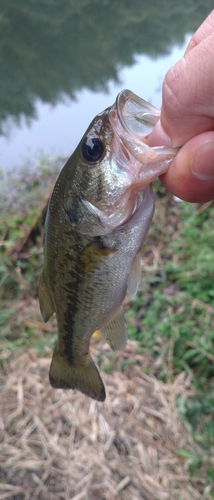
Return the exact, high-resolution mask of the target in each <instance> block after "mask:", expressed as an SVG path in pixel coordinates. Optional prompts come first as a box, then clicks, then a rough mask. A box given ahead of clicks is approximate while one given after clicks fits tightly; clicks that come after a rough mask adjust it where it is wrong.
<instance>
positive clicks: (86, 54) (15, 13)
mask: <svg viewBox="0 0 214 500" xmlns="http://www.w3.org/2000/svg"><path fill="white" fill-rule="evenodd" d="M107 4H108V9H107V8H106V5H107ZM130 4H131V5H130ZM207 4H209V2H207ZM57 5H58V7H56V5H54V8H53V9H51V10H49V7H50V2H48V0H47V1H44V2H43V4H42V5H39V4H37V8H35V10H33V8H32V4H31V5H30V3H29V5H28V2H26V0H20V1H19V7H20V8H19V9H17V8H16V4H15V0H10V1H9V0H8V3H7V5H6V7H5V6H4V8H2V7H1V6H0V27H1V26H3V28H2V45H1V47H0V68H1V69H2V71H1V82H0V109H1V111H0V125H1V128H2V132H3V133H4V135H3V134H2V135H1V136H0V169H1V170H3V171H6V170H9V169H12V170H16V171H18V170H19V169H20V167H21V166H22V165H23V164H27V165H29V166H30V165H33V164H34V165H35V164H36V163H37V162H38V161H39V157H40V156H41V155H47V156H54V157H57V156H61V157H65V158H66V157H68V156H69V155H70V154H71V153H72V151H73V150H74V149H75V147H76V146H77V144H78V142H79V140H80V139H81V137H82V135H83V133H84V132H85V130H86V128H87V127H88V125H89V123H90V121H91V120H92V119H93V117H94V116H95V115H96V114H97V113H99V112H100V111H102V110H103V109H105V108H106V107H107V106H109V105H111V104H112V103H113V102H114V100H115V97H116V95H117V94H118V92H119V91H120V90H122V89H123V88H128V89H130V90H132V91H133V92H135V93H136V94H138V95H140V96H141V97H143V98H144V99H146V100H148V101H149V102H151V103H152V104H154V105H155V106H157V107H160V105H161V85H162V81H163V78H164V75H165V73H166V72H167V70H168V69H169V68H170V67H171V66H172V65H173V64H174V63H175V62H176V61H177V60H178V59H179V58H180V57H182V55H183V52H184V49H185V47H186V44H187V42H188V39H189V37H190V35H188V33H189V32H190V31H193V30H194V29H195V28H196V27H197V26H198V24H200V22H202V21H203V19H204V17H205V16H206V15H207V14H208V13H209V11H210V10H211V5H210V8H209V5H207V6H206V8H205V7H204V6H203V3H202V2H201V1H199V0H198V1H196V0H195V1H193V0H192V1H190V0H188V1H185V8H184V6H183V8H182V9H183V10H182V9H181V10H180V12H178V11H179V7H178V6H177V7H176V8H175V6H174V4H173V3H172V2H171V4H170V2H169V3H168V5H169V6H170V8H169V9H166V3H165V2H163V12H162V15H161V14H160V2H158V5H157V6H156V5H155V3H154V5H153V6H147V13H145V5H146V3H145V2H144V4H143V5H144V9H143V8H142V2H141V6H140V3H139V1H137V0H134V1H133V2H132V3H131V2H129V1H125V0H122V1H121V2H120V3H119V5H115V3H114V2H113V0H111V1H110V0H109V2H106V1H104V0H103V1H101V2H100V3H99V11H98V10H97V2H96V0H91V1H86V0H82V2H80V1H79V0H78V2H77V1H76V2H75V1H70V3H69V2H66V1H65V0H60V1H58V3H57ZM158 6H159V7H158ZM199 7H200V8H199ZM155 9H156V10H155ZM164 9H166V10H165V14H164ZM173 9H174V10H173ZM188 9H189V12H190V11H191V9H192V14H191V16H190V17H189V16H186V14H187V13H188ZM1 11H3V12H1ZM157 11H158V12H159V18H158V17H157ZM178 14H179V15H178ZM1 15H3V16H4V18H5V19H6V21H7V20H8V25H7V28H8V29H9V32H8V29H5V26H4V24H5V23H4V24H3V25H2V24H1ZM187 17H188V18H187ZM190 18H191V20H190ZM188 19H189V21H188ZM6 24H7V23H6ZM13 27H15V28H16V29H15V30H13ZM167 52H168V53H167ZM151 56H152V57H151ZM1 66H2V67H1ZM107 87H108V93H107V92H106V90H107ZM74 98H75V99H74ZM14 120H16V121H17V120H18V121H17V123H15V121H14Z"/></svg>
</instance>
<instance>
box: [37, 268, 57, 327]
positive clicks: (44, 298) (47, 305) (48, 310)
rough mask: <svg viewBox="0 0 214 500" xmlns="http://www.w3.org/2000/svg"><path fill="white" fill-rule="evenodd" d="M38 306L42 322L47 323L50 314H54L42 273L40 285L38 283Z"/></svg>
mask: <svg viewBox="0 0 214 500" xmlns="http://www.w3.org/2000/svg"><path fill="white" fill-rule="evenodd" d="M39 305H40V311H41V315H42V317H43V319H44V321H45V322H46V321H48V320H49V319H50V317H51V316H52V314H53V313H54V305H53V302H52V299H51V297H50V293H49V290H48V287H47V286H46V283H45V280H44V273H42V276H41V279H40V283H39Z"/></svg>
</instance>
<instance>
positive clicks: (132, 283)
mask: <svg viewBox="0 0 214 500" xmlns="http://www.w3.org/2000/svg"><path fill="white" fill-rule="evenodd" d="M159 116H160V112H159V110H158V109H156V108H155V107H154V106H152V105H151V104H149V103H147V102H146V101H145V100H144V99H141V98H140V97H138V96H137V95H135V94H134V93H133V92H131V91H130V90H123V91H121V92H120V93H119V95H118V96H117V98H116V101H115V103H114V104H113V105H112V106H110V107H108V108H107V109H105V110H104V111H103V112H101V113H99V114H98V115H97V116H96V117H95V118H94V120H93V121H92V122H91V124H90V125H89V127H88V129H87V130H86V132H85V134H84V136H83V138H82V139H81V141H80V143H79V145H78V146H77V148H76V149H75V151H74V153H73V154H72V156H71V157H70V158H69V159H68V161H67V163H66V164H65V166H64V167H63V169H62V171H61V172H60V174H59V177H58V179H57V181H56V184H55V186H54V189H53V193H52V195H51V197H50V201H49V205H48V209H47V215H46V221H45V230H44V266H43V271H42V275H41V279H40V284H39V303H40V310H41V314H42V317H43V319H44V321H45V322H47V321H48V320H49V319H50V318H51V316H52V315H53V313H54V312H55V313H56V319H57V326H58V338H57V342H56V345H55V348H54V352H53V357H52V361H51V366H50V371H49V379H50V384H51V385H52V386H53V387H54V388H63V389H77V390H79V391H80V392H82V393H84V394H85V395H86V396H89V397H91V398H93V399H95V400H97V401H104V400H105V397H106V392H105V387H104V384H103V381H102V379H101V376H100V373H99V370H98V368H97V367H96V365H95V363H94V361H93V359H92V357H91V355H90V339H91V336H92V335H93V333H94V332H95V331H96V330H99V331H100V332H101V335H102V337H103V338H104V339H105V341H107V342H108V343H109V345H110V347H111V348H112V349H113V351H116V350H122V349H124V348H125V346H126V343H127V338H128V335H127V326H126V321H125V318H124V311H123V307H122V304H123V301H124V299H125V297H126V295H127V294H128V295H129V297H130V298H132V297H134V296H135V294H136V293H137V290H138V286H139V283H140V279H141V249H142V245H143V243H144V240H145V238H146V235H147V232H148V230H149V227H150V224H151V221H152V217H153V212H154V195H153V191H152V187H151V183H152V181H153V179H155V178H156V177H158V176H159V175H161V174H162V173H164V172H166V170H167V169H168V167H169V165H170V163H171V162H172V160H173V158H174V156H175V154H176V152H177V151H176V149H173V148H166V147H162V146H160V147H149V145H148V131H150V130H151V129H152V128H153V127H154V125H155V124H156V122H157V120H158V118H159Z"/></svg>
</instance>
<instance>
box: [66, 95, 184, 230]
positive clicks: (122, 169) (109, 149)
mask: <svg viewBox="0 0 214 500" xmlns="http://www.w3.org/2000/svg"><path fill="white" fill-rule="evenodd" d="M159 114H160V113H159V111H158V110H157V109H156V108H155V107H154V106H152V105H151V104H149V103H147V102H146V101H144V100H143V99H141V98H140V97H138V96H136V95H135V94H133V92H131V91H129V90H123V91H122V92H121V93H120V94H119V95H118V96H117V99H116V101H115V103H114V104H113V106H111V107H109V108H107V109H106V110H105V111H103V112H102V113H100V114H99V115H97V116H96V118H95V119H94V120H93V121H92V123H91V124H90V126H89V128H88V129H87V131H86V133H85V134H84V136H83V138H82V140H81V141H80V144H79V146H78V147H77V149H76V151H75V153H74V155H73V156H72V157H71V159H70V160H69V161H70V164H69V161H68V164H69V165H70V166H72V169H73V175H72V190H73V191H75V195H76V200H78V202H79V203H78V210H79V215H80V217H79V219H78V224H80V225H81V226H82V230H83V232H84V231H87V227H88V223H89V221H90V224H91V221H92V219H93V224H92V225H91V227H92V228H93V229H90V231H93V232H94V234H96V233H97V234H105V233H108V232H110V231H111V230H112V229H115V228H116V227H118V226H120V225H121V224H123V223H124V221H126V220H127V219H128V218H130V216H131V215H132V214H133V213H134V212H135V211H136V209H137V206H138V205H139V202H140V200H142V196H143V192H144V190H145V189H146V187H147V186H148V185H149V184H150V183H151V182H152V181H153V179H154V178H156V177H158V176H159V175H161V174H162V173H164V172H166V170H167V168H168V167H169V165H170V163H171V162H172V160H173V158H174V156H175V154H176V152H177V150H176V149H173V148H165V147H150V146H149V145H148V143H147V139H148V133H149V132H150V131H151V129H152V128H153V127H154V125H155V123H156V122H157V120H158V118H159ZM69 196H70V195H69V192H67V194H66V200H64V203H65V209H66V210H67V211H68V210H69V213H70V216H71V215H72V212H71V209H70V198H69ZM75 216H76V215H75ZM70 218H71V217H70ZM76 218H77V216H76ZM79 227H80V226H79ZM84 228H85V229H84Z"/></svg>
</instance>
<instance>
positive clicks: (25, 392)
mask: <svg viewBox="0 0 214 500" xmlns="http://www.w3.org/2000/svg"><path fill="white" fill-rule="evenodd" d="M136 348H137V343H136V342H131V341H129V342H128V346H127V348H126V350H125V351H124V352H123V353H120V354H117V355H115V358H114V359H115V366H116V367H117V370H115V371H113V372H112V373H109V374H107V373H105V372H104V371H102V377H103V380H104V383H105V386H106V390H107V398H106V401H105V403H98V402H95V401H93V400H91V399H89V398H87V397H85V396H84V395H82V394H80V393H79V392H77V391H63V390H54V389H52V388H51V386H50V384H49V380H48V369H49V365H50V358H49V357H38V356H37V354H36V352H35V351H34V350H30V351H28V352H25V353H23V354H21V355H15V356H14V357H13V359H12V360H11V361H10V362H9V363H5V362H4V364H3V371H2V373H1V378H2V386H3V390H2V393H1V399H0V415H1V420H0V433H1V440H0V443H1V444H0V466H1V476H0V479H1V483H0V499H1V500H3V499H8V498H9V499H17V500H18V499H23V500H36V499H50V500H59V499H62V500H64V499H65V500H71V499H73V500H113V499H120V500H178V499H181V500H192V499H195V500H197V499H198V500H202V499H204V500H205V499H208V498H210V497H209V491H208V489H206V487H205V479H206V478H205V477H203V471H202V472H201V475H202V477H193V478H192V479H191V480H190V478H189V473H188V462H187V461H185V460H184V459H183V458H181V457H179V456H178V455H177V453H176V451H177V449H179V448H184V449H186V450H194V449H196V445H195V444H194V443H193V442H192V440H191V438H190V436H189V435H188V433H187V431H186V430H185V429H184V428H183V426H182V424H181V422H180V421H179V419H178V417H177V413H176V396H177V395H178V394H182V395H184V396H185V395H186V396H191V394H192V389H191V385H190V382H189V380H188V378H186V377H185V375H184V374H180V375H179V376H178V377H177V378H176V380H175V381H174V383H173V384H164V383H162V382H160V381H158V380H157V379H156V378H155V377H154V376H151V375H150V376H148V375H145V373H144V369H145V366H148V359H146V358H145V356H143V355H140V354H136ZM101 349H102V367H104V368H105V365H107V363H108V362H109V361H108V354H109V353H110V350H109V348H108V347H107V346H106V345H105V346H103V345H102V346H101V347H99V345H97V344H96V345H94V346H92V355H93V357H94V358H95V360H96V358H97V357H98V359H100V350H101ZM124 359H132V360H133V364H131V365H130V366H129V367H128V368H127V369H126V371H125V372H124V373H123V372H121V371H120V370H119V366H120V362H121V360H124Z"/></svg>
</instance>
